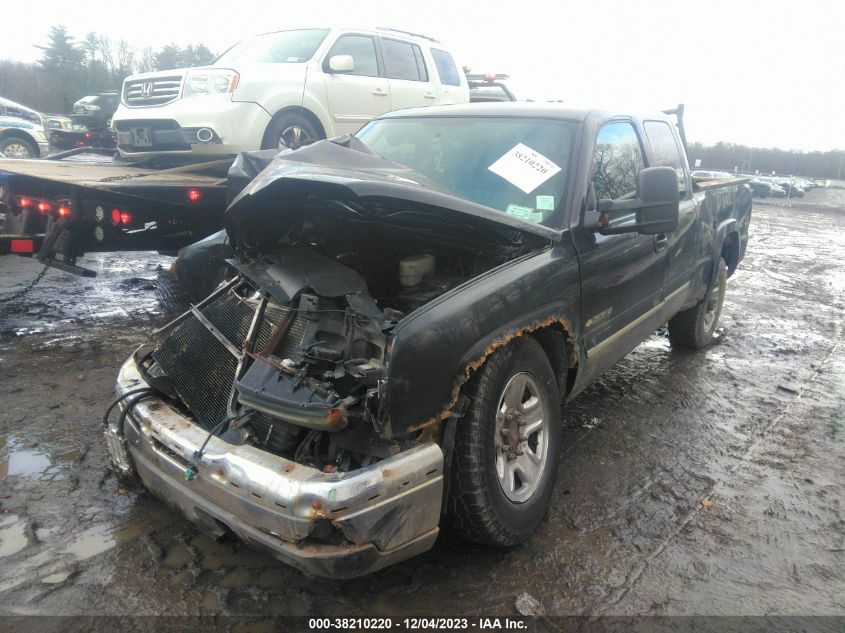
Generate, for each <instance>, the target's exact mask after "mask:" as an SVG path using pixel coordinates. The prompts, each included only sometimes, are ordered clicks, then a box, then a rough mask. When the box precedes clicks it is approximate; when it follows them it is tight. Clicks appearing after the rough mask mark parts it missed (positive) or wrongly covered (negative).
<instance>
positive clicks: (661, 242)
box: [654, 233, 669, 251]
mask: <svg viewBox="0 0 845 633" xmlns="http://www.w3.org/2000/svg"><path fill="white" fill-rule="evenodd" d="M668 243H669V238H668V237H666V234H665V233H659V234H658V235H655V236H654V250H656V251H662V250H663V249H664V248H666V245H667V244H668Z"/></svg>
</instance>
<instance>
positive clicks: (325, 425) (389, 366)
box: [104, 104, 751, 578]
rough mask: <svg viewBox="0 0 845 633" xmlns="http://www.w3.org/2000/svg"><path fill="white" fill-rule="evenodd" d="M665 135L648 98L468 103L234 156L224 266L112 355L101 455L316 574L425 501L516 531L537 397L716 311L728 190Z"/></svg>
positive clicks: (544, 488) (370, 555)
mask: <svg viewBox="0 0 845 633" xmlns="http://www.w3.org/2000/svg"><path fill="white" fill-rule="evenodd" d="M681 139H682V137H681V135H680V134H679V131H678V129H677V127H676V125H675V122H674V121H672V120H669V119H668V118H667V117H665V116H662V115H656V116H653V117H642V118H641V117H633V116H627V115H619V114H613V113H609V112H603V111H596V110H592V111H590V110H573V109H564V108H561V107H559V106H552V105H548V106H544V105H537V104H476V105H461V106H444V107H439V108H421V109H416V110H404V111H400V112H396V113H392V114H388V115H385V116H383V117H381V118H379V119H376V120H375V121H373V122H371V123H369V124H368V125H367V126H365V127H364V128H363V129H362V130H361V131H360V132H359V133H358V134H357V135H356V136H355V137H348V136H347V137H341V138H338V139H333V140H326V141H319V142H317V143H315V144H313V145H311V146H308V147H304V148H301V149H298V150H294V151H291V150H287V151H283V152H282V153H279V154H276V152H271V153H269V154H268V153H266V152H264V153H260V152H259V153H254V154H243V155H241V156H240V157H239V159H238V161H236V163H235V165H234V166H233V168H232V172H231V173H232V177H231V178H230V182H233V183H235V184H236V186H240V187H243V188H242V191H241V192H240V193H239V194H238V195H237V197H235V199H234V200H233V202H232V204H231V205H230V206H229V208H228V210H227V212H226V231H227V233H228V236H229V239H230V241H231V246H232V248H233V250H234V253H235V255H236V257H235V258H233V259H231V260H230V265H231V266H232V267H233V268H234V271H235V274H234V276H232V278H230V279H229V280H227V281H225V282H224V283H222V284H221V285H220V286H219V287H218V288H217V289H216V290H215V291H214V292H213V293H212V294H211V295H210V296H208V297H207V298H206V299H205V300H203V301H202V302H200V303H198V304H196V305H194V306H192V307H191V309H190V310H189V311H188V312H186V313H185V314H183V315H181V316H180V317H178V318H177V319H176V320H174V321H173V322H172V323H170V324H168V325H167V326H165V327H164V328H163V329H162V330H161V331H160V332H159V338H158V342H157V343H155V344H150V345H145V346H142V347H141V348H139V349H138V350H137V351H136V353H135V354H134V355H133V356H132V358H130V359H129V360H127V362H126V363H125V364H124V365H123V367H122V369H121V370H120V375H119V377H118V381H117V389H118V394H119V396H120V398H119V399H118V401H117V402H116V404H118V405H119V409H118V410H119V414H118V415H112V416H111V417H108V416H107V419H106V420H104V422H105V424H106V438H107V441H108V446H109V452H110V455H111V457H112V460H113V462H114V465H115V466H116V468H117V469H118V471H119V472H121V473H122V474H135V475H137V476H138V477H140V479H141V481H142V482H143V483H144V485H145V486H146V487H147V488H148V489H149V490H151V491H152V492H154V493H155V494H156V495H158V496H160V497H161V498H162V499H164V500H165V501H167V502H169V503H171V504H172V505H173V506H175V507H177V508H178V509H180V510H181V511H182V512H183V513H185V514H186V515H187V516H188V517H189V518H190V519H191V520H192V521H194V522H196V523H198V524H200V525H202V526H204V527H205V528H207V529H208V530H210V531H212V532H214V533H216V534H223V533H227V532H233V533H235V534H236V535H237V536H239V537H240V538H241V539H243V540H244V541H246V542H248V543H252V544H255V545H260V546H263V547H266V548H269V549H270V550H271V551H272V552H273V553H274V554H275V555H276V556H277V557H278V558H280V559H281V560H283V561H285V562H286V563H289V564H291V565H293V566H296V567H298V568H300V569H302V570H305V571H307V572H309V573H313V574H317V575H322V576H329V577H336V578H340V577H354V576H358V575H361V574H365V573H368V572H372V571H374V570H376V569H379V568H382V567H384V566H386V565H389V564H393V563H395V562H397V561H400V560H403V559H406V558H408V557H411V556H414V555H416V554H419V553H421V552H424V551H426V550H428V549H429V548H431V547H432V545H433V544H434V542H435V539H436V538H437V535H438V530H439V526H440V524H441V519H445V520H447V521H448V522H449V523H450V525H451V526H452V527H453V529H454V530H455V531H457V532H458V533H460V534H462V535H464V536H466V537H468V538H470V539H473V540H476V541H479V542H483V543H488V544H492V545H498V546H511V545H515V544H518V543H520V542H523V541H524V540H525V539H527V538H529V535H530V534H531V533H532V532H533V531H534V530H535V529H536V528H537V527H538V525H539V523H540V522H541V520H542V518H543V516H544V514H545V512H546V509H547V506H548V505H549V502H550V498H551V496H552V491H553V487H554V483H555V478H556V474H557V470H558V464H559V456H560V449H561V446H560V444H561V424H562V419H561V416H562V406H565V403H566V402H567V401H568V400H571V399H572V398H573V397H575V395H576V394H578V393H579V392H580V391H581V390H583V389H584V387H585V386H586V385H588V384H589V383H590V382H591V381H592V380H593V379H594V378H596V377H597V376H598V375H599V374H600V373H601V372H602V371H603V370H605V369H606V368H608V367H609V366H610V365H611V364H613V363H614V362H616V361H617V360H618V359H619V358H621V357H622V356H624V355H625V354H627V353H628V352H629V351H630V350H631V349H633V348H634V347H635V346H636V345H637V344H638V343H640V342H641V341H642V340H644V339H645V338H647V337H648V336H649V335H650V334H651V333H652V332H654V330H655V329H657V328H658V327H660V326H661V325H663V324H664V323H666V322H667V321H668V322H669V337H670V340H671V343H672V344H673V345H677V346H684V347H690V348H702V347H704V346H706V345H707V344H708V342H709V341H710V340H711V337H712V335H713V332H714V330H715V328H716V325H717V322H718V319H719V314H720V311H721V308H722V301H723V299H724V293H725V286H726V280H727V278H728V277H729V276H730V275H731V274H732V273H733V272H734V270H735V269H736V267H737V265H738V264H739V262H740V260H741V259H742V257H743V255H744V252H745V245H746V242H747V239H748V224H749V219H750V213H751V196H750V191H749V190H748V187H747V185H745V184H742V183H741V182H733V183H721V184H720V185H719V186H714V185H712V184H710V185H708V186H707V188H706V190H704V189H700V188H699V185H697V184H696V183H694V181H693V180H692V178H691V177H690V172H689V169H688V165H687V161H686V156H685V152H684V149H683V147H684V146H683V143H682V140H681ZM238 177H240V178H241V182H240V184H238V183H237V182H236V181H237V179H238ZM244 179H245V180H247V181H248V182H244Z"/></svg>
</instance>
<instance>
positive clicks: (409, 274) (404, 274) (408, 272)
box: [399, 255, 435, 288]
mask: <svg viewBox="0 0 845 633" xmlns="http://www.w3.org/2000/svg"><path fill="white" fill-rule="evenodd" d="M434 263H435V261H434V255H411V256H410V257H406V258H404V259H400V260H399V283H400V284H401V285H402V286H404V287H405V288H411V287H412V286H416V285H418V284H419V283H420V282H421V281H422V280H423V277H425V276H426V275H431V274H432V273H433V272H434Z"/></svg>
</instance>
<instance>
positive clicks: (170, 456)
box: [106, 358, 443, 578]
mask: <svg viewBox="0 0 845 633" xmlns="http://www.w3.org/2000/svg"><path fill="white" fill-rule="evenodd" d="M145 386H147V384H146V382H145V381H144V379H143V377H142V375H141V373H140V372H139V371H138V368H137V366H136V364H135V361H134V359H133V358H130V359H129V360H127V361H126V363H124V365H123V367H121V370H120V374H119V376H118V379H117V392H118V394H119V395H123V394H124V393H126V392H127V391H130V390H132V389H138V388H140V387H145ZM130 400H131V398H130ZM132 413H133V415H134V417H135V419H136V420H137V421H138V422H139V425H138V426H136V425H135V424H134V423H132V422H130V421H129V420H128V419H127V422H126V424H125V426H124V437H125V443H124V442H123V441H122V440H121V439H120V438H118V437H117V436H116V432H117V429H116V428H115V427H114V426H111V427H110V428H109V429H108V430H107V432H106V437H107V440H108V444H109V453H110V454H111V455H112V458H113V459H115V460H116V461H118V462H119V457H120V455H119V453H120V452H121V449H122V447H125V448H126V449H128V455H129V456H130V457H131V462H132V464H131V466H132V467H134V470H135V471H136V472H137V474H138V475H139V476H140V478H141V480H142V481H143V483H144V485H145V486H146V487H147V488H148V489H149V490H150V491H151V492H153V493H154V494H156V495H157V496H159V497H161V498H162V499H163V500H165V501H166V502H168V503H170V504H171V505H173V506H175V507H177V508H178V509H179V510H181V511H182V512H183V513H184V514H185V515H186V516H187V517H188V518H189V519H191V520H192V521H193V522H195V523H197V524H200V525H202V526H204V527H206V528H207V529H209V530H211V531H213V532H217V533H222V532H223V531H224V530H223V528H228V529H229V530H231V531H232V532H234V533H235V534H237V535H238V536H239V537H240V538H241V539H242V540H244V541H246V542H248V543H252V544H255V545H260V546H264V547H267V548H269V549H270V550H272V552H273V553H274V554H275V556H276V557H278V558H279V559H281V560H282V561H284V562H285V563H288V564H290V565H292V566H294V567H297V568H299V569H301V570H303V571H306V572H308V573H312V574H315V575H318V576H327V577H333V578H352V577H355V576H360V575H363V574H367V573H370V572H372V571H375V570H376V569H380V568H382V567H386V566H388V565H391V564H393V563H396V562H398V561H400V560H404V559H406V558H409V557H411V556H415V555H417V554H420V553H422V552H424V551H426V550H428V549H430V548H431V547H432V545H433V544H434V541H435V539H436V538H437V534H438V523H439V521H440V510H441V503H442V496H443V452H442V451H441V450H440V447H439V446H437V445H436V444H425V445H422V446H418V447H415V448H413V449H410V450H407V451H404V452H402V453H400V454H398V455H396V456H394V457H391V458H389V459H385V460H382V461H380V462H378V463H377V464H374V465H372V466H369V467H367V468H363V469H361V470H357V471H353V472H348V473H324V472H321V471H319V470H316V469H314V468H309V467H307V466H303V465H301V464H297V463H295V462H293V461H290V460H288V459H285V458H283V457H278V456H275V455H272V454H270V453H268V452H266V451H262V450H259V449H258V448H255V447H252V446H246V445H244V446H234V445H232V444H228V443H226V442H224V441H222V440H220V439H219V438H217V437H212V438H211V440H210V441H209V442H208V445H207V446H206V449H205V451H204V453H203V455H202V459H201V460H200V461H199V462H196V461H194V459H193V455H194V452H195V451H197V450H198V449H199V447H200V445H201V444H202V442H203V441H204V440H205V439H206V436H207V435H208V433H207V431H205V430H204V429H202V428H201V427H199V426H198V425H196V424H194V423H193V422H191V421H190V420H189V419H188V418H186V417H185V416H183V415H182V414H180V413H179V412H177V411H176V410H174V409H173V408H171V407H170V406H169V405H168V404H167V403H165V402H164V401H163V400H160V399H158V398H154V397H153V398H148V399H144V400H142V401H140V402H139V403H138V404H137V405H136V406H135V407H134V408H133V409H132ZM191 463H193V464H194V465H195V466H196V469H197V473H196V476H195V477H193V478H192V479H187V478H186V477H185V471H186V469H187V467H188V465H189V464H191ZM328 524H330V526H331V528H332V529H333V530H336V531H337V532H339V533H340V534H341V535H342V537H343V539H339V540H342V541H343V544H340V545H334V544H326V543H324V542H321V540H320V539H317V538H314V536H312V532H313V531H314V529H315V527H317V526H319V530H318V531H319V532H322V533H325V531H326V530H327V529H328V528H329V525H328Z"/></svg>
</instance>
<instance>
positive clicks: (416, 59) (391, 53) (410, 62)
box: [382, 38, 428, 81]
mask: <svg viewBox="0 0 845 633" xmlns="http://www.w3.org/2000/svg"><path fill="white" fill-rule="evenodd" d="M382 44H383V47H384V65H385V67H386V68H387V77H388V78H389V79H406V80H408V81H428V71H427V70H426V67H425V62H424V61H423V56H422V51H421V50H420V47H419V46H417V45H416V44H409V43H408V42H400V41H398V40H388V39H384V38H382Z"/></svg>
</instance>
